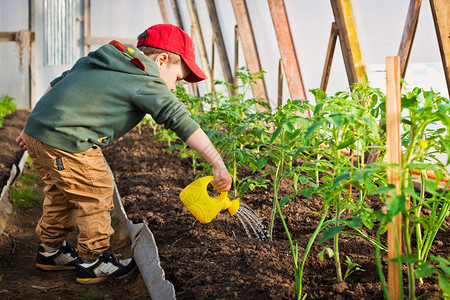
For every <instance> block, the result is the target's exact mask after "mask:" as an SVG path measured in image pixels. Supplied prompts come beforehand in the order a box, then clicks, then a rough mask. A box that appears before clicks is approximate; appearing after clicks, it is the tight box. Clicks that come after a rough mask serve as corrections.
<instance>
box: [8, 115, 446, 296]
mask: <svg viewBox="0 0 450 300" xmlns="http://www.w3.org/2000/svg"><path fill="white" fill-rule="evenodd" d="M21 115H22V112H21V111H19V112H18V113H16V114H14V115H12V116H10V117H8V118H11V122H12V124H16V123H15V122H16V121H14V120H12V119H14V118H16V117H19V116H21ZM25 115H27V114H25ZM25 118H26V117H25ZM25 118H22V121H21V122H22V123H20V122H19V123H20V126H19V125H17V126H15V127H16V129H15V130H16V132H14V133H12V134H10V136H9V137H3V136H2V135H1V134H0V140H1V142H2V147H1V148H2V150H3V149H12V151H6V152H5V155H2V156H1V157H2V159H3V158H4V157H6V156H7V155H12V153H13V152H14V151H17V152H18V153H19V154H17V155H16V154H14V155H16V156H15V157H16V158H15V159H12V160H11V161H12V163H18V160H19V159H20V157H21V153H22V152H21V150H20V149H19V148H18V147H17V144H16V143H15V138H16V137H17V135H18V134H19V133H20V131H21V129H22V127H23V124H24V121H25ZM7 122H8V121H6V123H7ZM7 124H8V123H7ZM3 132H6V131H5V130H4V129H1V130H0V133H2V134H3ZM8 147H9V148H8ZM166 147H167V144H166V142H161V141H154V137H153V129H152V128H151V127H150V126H149V125H143V126H142V127H141V133H139V130H138V129H134V130H133V131H131V132H130V133H128V134H127V135H125V136H124V137H123V138H121V139H120V140H118V141H116V142H114V143H112V144H111V145H110V146H108V147H106V148H105V149H104V153H105V157H106V159H107V161H108V163H109V165H110V166H111V168H112V170H113V173H114V176H115V180H116V183H117V186H118V189H119V193H120V195H121V197H122V201H123V203H124V207H125V210H126V211H127V214H128V217H129V218H130V219H131V220H132V221H134V222H135V223H139V222H142V221H143V220H146V221H147V222H148V223H149V227H150V229H151V230H152V231H153V234H154V235H155V239H156V243H157V246H158V248H159V255H160V259H161V266H162V267H163V269H164V271H165V274H166V279H168V280H169V281H171V282H172V283H173V284H174V286H175V291H176V296H177V298H178V299H295V298H296V291H295V282H294V268H293V258H292V254H291V251H290V246H289V242H288V240H287V238H286V234H285V232H284V229H283V227H282V226H281V222H280V219H279V218H278V216H277V218H276V222H275V229H274V239H273V241H272V242H268V241H264V242H261V241H257V240H256V239H251V238H248V237H247V235H246V233H245V231H244V230H243V228H242V226H241V225H240V223H239V222H238V220H237V218H235V217H232V216H230V215H229V214H228V212H224V213H222V214H219V215H218V216H217V217H216V218H215V219H214V220H213V221H212V222H211V223H209V224H200V223H199V222H196V221H195V219H194V217H193V216H192V215H191V214H190V213H189V211H188V210H187V209H186V208H185V207H184V205H183V204H182V203H181V201H180V199H179V197H178V195H179V193H180V192H181V190H182V189H183V188H184V187H185V186H187V185H188V184H189V183H191V182H192V181H193V180H194V179H195V178H196V176H197V175H198V173H199V172H198V171H197V172H194V171H193V169H192V166H191V160H190V159H187V158H186V159H180V158H178V157H177V156H176V155H175V154H174V153H169V152H167V151H165V148H166ZM2 170H3V168H2ZM36 188H37V189H41V188H42V187H41V186H37V187H36ZM289 193H292V186H291V185H290V184H289V183H288V182H285V183H284V184H283V185H282V187H281V189H280V195H279V196H280V198H281V197H283V196H284V195H285V194H289ZM241 200H242V201H243V202H244V203H246V204H248V205H249V206H251V207H252V208H253V209H254V210H255V211H256V212H257V213H258V215H259V216H260V217H261V219H262V220H263V223H264V224H265V225H267V224H268V223H269V218H270V212H271V209H272V201H273V190H272V189H270V188H269V189H263V188H256V189H255V190H253V191H251V192H250V191H248V192H247V193H245V196H243V197H241ZM366 200H367V202H368V203H367V204H369V205H370V206H372V207H374V208H376V209H379V208H380V207H381V204H380V201H379V199H377V197H375V196H370V197H368V198H367V199H366ZM322 205H323V199H321V198H319V197H317V196H312V197H311V198H310V199H306V198H304V197H301V196H297V197H294V198H292V199H291V200H290V201H289V202H288V203H287V204H286V205H285V206H284V207H283V213H284V215H285V218H286V221H287V223H288V225H289V228H290V232H291V235H292V237H293V239H294V242H295V243H298V245H299V252H300V255H302V254H303V252H304V248H305V246H306V244H307V243H308V240H309V238H310V236H311V234H312V232H313V231H314V230H315V228H316V226H317V224H318V220H319V214H318V213H319V212H320V210H321V209H322ZM39 210H40V208H39V207H37V208H32V209H28V210H16V214H15V216H14V218H13V219H14V220H12V222H13V223H14V224H16V225H13V226H12V227H9V229H8V230H9V231H8V233H10V236H9V237H8V236H5V235H3V236H2V237H1V240H0V246H1V248H0V252H2V253H3V254H2V257H1V258H2V259H0V262H1V269H2V270H1V271H2V275H3V276H2V277H0V278H2V280H3V283H2V286H3V287H2V289H0V292H1V293H0V296H1V298H2V299H13V297H15V296H17V295H21V297H22V296H23V297H24V298H29V297H34V296H36V297H43V298H46V299H49V298H56V297H60V296H62V295H64V296H65V298H66V299H80V297H81V295H84V296H86V295H90V296H94V297H96V298H97V299H102V298H105V297H108V299H123V297H128V298H129V299H134V298H136V299H141V298H143V295H147V291H146V287H145V286H144V284H143V283H142V281H141V280H140V279H139V277H137V276H133V277H131V278H130V279H128V280H127V281H125V282H123V281H121V282H113V281H107V282H104V283H101V284H99V285H96V286H95V287H84V286H80V285H77V284H76V283H75V282H74V275H73V273H72V272H58V273H57V274H59V275H57V278H58V283H57V284H56V283H54V281H52V278H55V276H56V275H54V273H46V272H41V271H39V270H37V269H36V268H35V267H34V253H35V252H34V251H35V250H34V249H35V248H36V246H37V243H38V241H37V237H36V236H35V234H34V226H35V224H36V222H37V218H38V217H39V214H40V212H39ZM449 223H450V222H449V220H448V218H447V219H446V220H445V222H444V225H445V226H447V228H448V225H449ZM367 234H371V233H370V232H367ZM449 242H450V236H449V232H448V230H447V231H440V232H439V233H438V235H437V238H436V241H435V243H434V245H433V246H432V248H431V254H434V255H441V256H443V257H447V256H448V255H449V251H448V247H447V245H448V244H449ZM323 246H324V245H314V246H313V248H312V250H311V253H310V254H309V257H308V260H307V262H306V266H305V271H304V275H303V291H304V292H305V293H307V294H308V296H307V299H383V293H382V291H381V285H380V284H379V279H378V275H377V273H376V267H375V262H374V261H375V259H374V247H373V246H372V245H371V244H369V243H368V242H367V241H366V240H365V239H362V238H359V237H355V236H346V235H341V243H340V246H341V253H343V254H345V255H348V256H349V257H350V258H351V261H352V262H354V263H358V264H359V265H360V266H361V268H362V269H364V270H365V271H357V272H355V273H353V274H351V275H350V276H349V277H348V278H347V280H346V282H345V283H338V282H337V280H336V279H335V278H334V277H336V272H335V267H334V260H333V259H331V258H326V259H325V260H324V261H321V260H320V259H319V258H318V257H317V254H318V253H319V252H320V251H321V250H322V249H323ZM382 255H383V256H384V257H385V256H386V255H385V253H383V252H382ZM383 265H384V266H386V258H384V259H383ZM343 269H344V272H345V265H344V266H343ZM404 271H405V270H404ZM405 287H406V283H405ZM112 290H116V292H114V293H111V292H110V291H112ZM90 291H92V292H90ZM425 293H429V295H427V296H425V297H424V298H423V299H436V298H437V296H436V294H438V293H439V286H438V284H437V278H436V277H435V276H434V277H429V278H426V279H425V283H424V284H423V285H421V284H417V294H418V295H422V294H425ZM125 295H127V296H125ZM9 297H11V298H9ZM144 298H145V297H144Z"/></svg>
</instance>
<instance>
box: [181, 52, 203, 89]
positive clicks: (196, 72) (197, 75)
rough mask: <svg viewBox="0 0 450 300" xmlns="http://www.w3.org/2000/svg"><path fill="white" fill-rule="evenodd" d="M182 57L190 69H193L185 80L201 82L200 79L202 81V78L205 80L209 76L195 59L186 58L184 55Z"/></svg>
mask: <svg viewBox="0 0 450 300" xmlns="http://www.w3.org/2000/svg"><path fill="white" fill-rule="evenodd" d="M181 58H182V59H183V61H184V62H185V63H186V65H187V66H188V68H189V70H191V73H189V75H188V76H186V78H184V80H186V81H187V82H191V83H195V82H199V81H202V80H205V79H206V78H208V77H207V76H206V75H205V73H203V71H202V70H201V69H200V67H199V66H198V65H197V64H196V63H195V61H193V60H191V59H189V58H185V57H183V56H181Z"/></svg>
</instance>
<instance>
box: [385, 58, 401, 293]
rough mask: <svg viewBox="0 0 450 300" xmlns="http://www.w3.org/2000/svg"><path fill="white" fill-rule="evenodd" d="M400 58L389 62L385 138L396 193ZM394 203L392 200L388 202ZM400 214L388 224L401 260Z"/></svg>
mask: <svg viewBox="0 0 450 300" xmlns="http://www.w3.org/2000/svg"><path fill="white" fill-rule="evenodd" d="M400 113H401V110H400V57H399V56H390V57H387V58H386V134H387V143H386V144H387V149H386V155H387V162H388V163H392V164H397V165H398V168H392V169H390V170H388V173H387V179H388V183H389V184H394V185H395V186H396V187H397V191H399V188H400V176H399V172H400V170H401V167H402V166H401V140H400ZM390 200H391V199H390V198H389V199H388V201H390ZM401 218H402V217H401V213H399V214H398V215H397V216H395V217H394V219H393V222H392V223H389V224H388V241H387V244H388V259H389V260H391V259H393V258H396V257H397V256H398V253H397V249H402V231H401V228H402V227H401V225H402V224H401V222H402V219H401ZM401 288H402V284H401V282H400V273H399V266H398V263H396V262H391V261H389V262H388V290H389V296H390V298H391V299H400V295H401V292H400V289H401Z"/></svg>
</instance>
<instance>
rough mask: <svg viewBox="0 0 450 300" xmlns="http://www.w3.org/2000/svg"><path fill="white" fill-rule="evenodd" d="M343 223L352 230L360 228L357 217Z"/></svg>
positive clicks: (359, 220)
mask: <svg viewBox="0 0 450 300" xmlns="http://www.w3.org/2000/svg"><path fill="white" fill-rule="evenodd" d="M345 223H346V224H347V226H348V227H350V228H353V229H355V228H361V226H362V219H361V218H358V217H354V218H352V219H350V220H347V221H346V222H345Z"/></svg>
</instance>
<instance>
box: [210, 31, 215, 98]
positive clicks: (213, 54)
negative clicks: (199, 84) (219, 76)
mask: <svg viewBox="0 0 450 300" xmlns="http://www.w3.org/2000/svg"><path fill="white" fill-rule="evenodd" d="M211 44H212V45H211V79H210V80H211V83H212V84H211V93H214V92H215V91H216V89H215V86H214V68H215V65H216V64H215V60H216V47H215V46H216V35H215V34H213V38H212V43H211Z"/></svg>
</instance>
